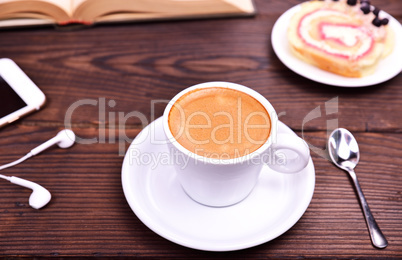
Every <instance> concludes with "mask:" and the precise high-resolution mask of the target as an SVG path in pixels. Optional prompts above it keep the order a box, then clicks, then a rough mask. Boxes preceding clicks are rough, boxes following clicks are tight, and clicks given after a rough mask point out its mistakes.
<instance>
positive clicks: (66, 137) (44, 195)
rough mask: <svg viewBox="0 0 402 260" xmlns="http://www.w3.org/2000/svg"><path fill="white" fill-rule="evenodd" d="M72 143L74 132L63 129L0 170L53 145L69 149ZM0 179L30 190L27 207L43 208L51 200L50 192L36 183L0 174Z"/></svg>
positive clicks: (0, 167) (0, 168)
mask: <svg viewBox="0 0 402 260" xmlns="http://www.w3.org/2000/svg"><path fill="white" fill-rule="evenodd" d="M74 143H75V134H74V132H73V131H71V130H69V129H64V130H62V131H60V132H59V133H58V134H57V135H56V136H55V137H53V138H52V139H50V140H48V141H46V142H45V143H43V144H41V145H39V146H38V147H36V148H34V149H32V150H31V151H30V152H29V153H27V154H26V155H25V156H23V157H21V158H20V159H18V160H16V161H14V162H12V163H9V164H5V165H3V166H0V170H4V169H6V168H10V167H12V166H15V165H17V164H20V163H21V162H23V161H25V160H27V159H28V158H31V157H33V156H35V155H37V154H39V153H41V152H43V151H44V150H46V149H48V148H49V147H51V146H53V145H55V144H57V145H58V146H59V147H60V148H69V147H71V146H72V145H73V144H74ZM0 178H2V179H5V180H8V181H10V182H11V183H14V184H17V185H20V186H23V187H26V188H29V189H31V190H32V194H31V196H30V197H29V205H30V206H31V207H33V208H35V209H40V208H42V207H44V206H45V205H46V204H48V203H49V201H50V199H51V198H52V195H51V194H50V192H49V191H48V190H47V189H45V188H44V187H42V186H40V185H39V184H37V183H34V182H31V181H28V180H24V179H21V178H18V177H15V176H11V177H9V176H5V175H2V174H0Z"/></svg>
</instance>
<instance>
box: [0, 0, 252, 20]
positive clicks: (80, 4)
mask: <svg viewBox="0 0 402 260" xmlns="http://www.w3.org/2000/svg"><path fill="white" fill-rule="evenodd" d="M254 13H255V8H254V5H253V2H252V0H0V27H1V26H3V27H4V26H6V27H8V26H27V25H40V24H58V25H66V24H71V23H82V24H94V23H101V22H118V21H136V20H153V19H172V18H202V17H222V16H237V15H244V16H247V15H253V14H254Z"/></svg>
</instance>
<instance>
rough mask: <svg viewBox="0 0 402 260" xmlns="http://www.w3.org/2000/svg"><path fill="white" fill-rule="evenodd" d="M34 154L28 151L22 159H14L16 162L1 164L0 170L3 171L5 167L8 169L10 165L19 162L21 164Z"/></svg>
mask: <svg viewBox="0 0 402 260" xmlns="http://www.w3.org/2000/svg"><path fill="white" fill-rule="evenodd" d="M32 156H33V155H32V154H31V153H27V154H26V155H25V156H23V157H21V158H20V159H18V160H16V161H14V162H11V163H8V164H4V165H2V166H0V171H1V170H4V169H7V168H10V167H12V166H15V165H17V164H20V163H22V162H23V161H25V160H27V159H29V158H31V157H32ZM3 179H4V178H3Z"/></svg>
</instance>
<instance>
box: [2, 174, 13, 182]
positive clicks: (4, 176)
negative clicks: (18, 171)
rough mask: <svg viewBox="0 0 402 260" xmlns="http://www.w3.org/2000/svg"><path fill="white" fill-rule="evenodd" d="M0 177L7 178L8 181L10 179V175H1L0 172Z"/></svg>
mask: <svg viewBox="0 0 402 260" xmlns="http://www.w3.org/2000/svg"><path fill="white" fill-rule="evenodd" d="M0 178H1V179H5V180H8V181H10V180H11V177H8V176H6V175H3V174H0Z"/></svg>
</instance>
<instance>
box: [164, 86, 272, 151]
mask: <svg viewBox="0 0 402 260" xmlns="http://www.w3.org/2000/svg"><path fill="white" fill-rule="evenodd" d="M168 122H169V128H170V130H171V132H172V134H173V136H174V137H175V138H176V140H177V141H178V142H179V144H181V145H182V146H183V147H184V148H186V149H187V150H189V151H191V152H193V153H196V154H198V155H201V156H204V157H208V158H218V159H232V158H237V157H241V156H244V155H247V154H249V153H252V152H254V151H255V150H257V149H258V148H260V147H261V146H262V145H263V144H264V143H265V142H266V141H267V139H268V138H269V135H270V132H271V119H270V117H269V114H268V112H267V110H266V109H265V107H264V106H263V105H262V104H261V103H260V102H259V101H257V100H256V99H255V98H253V97H251V96H250V95H248V94H246V93H243V92H241V91H238V90H234V89H230V88H223V87H210V88H202V89H196V90H193V91H190V92H188V93H186V94H184V95H183V96H181V97H180V98H179V99H178V100H177V101H176V102H175V104H174V105H173V107H172V109H171V110H170V113H169V118H168Z"/></svg>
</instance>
